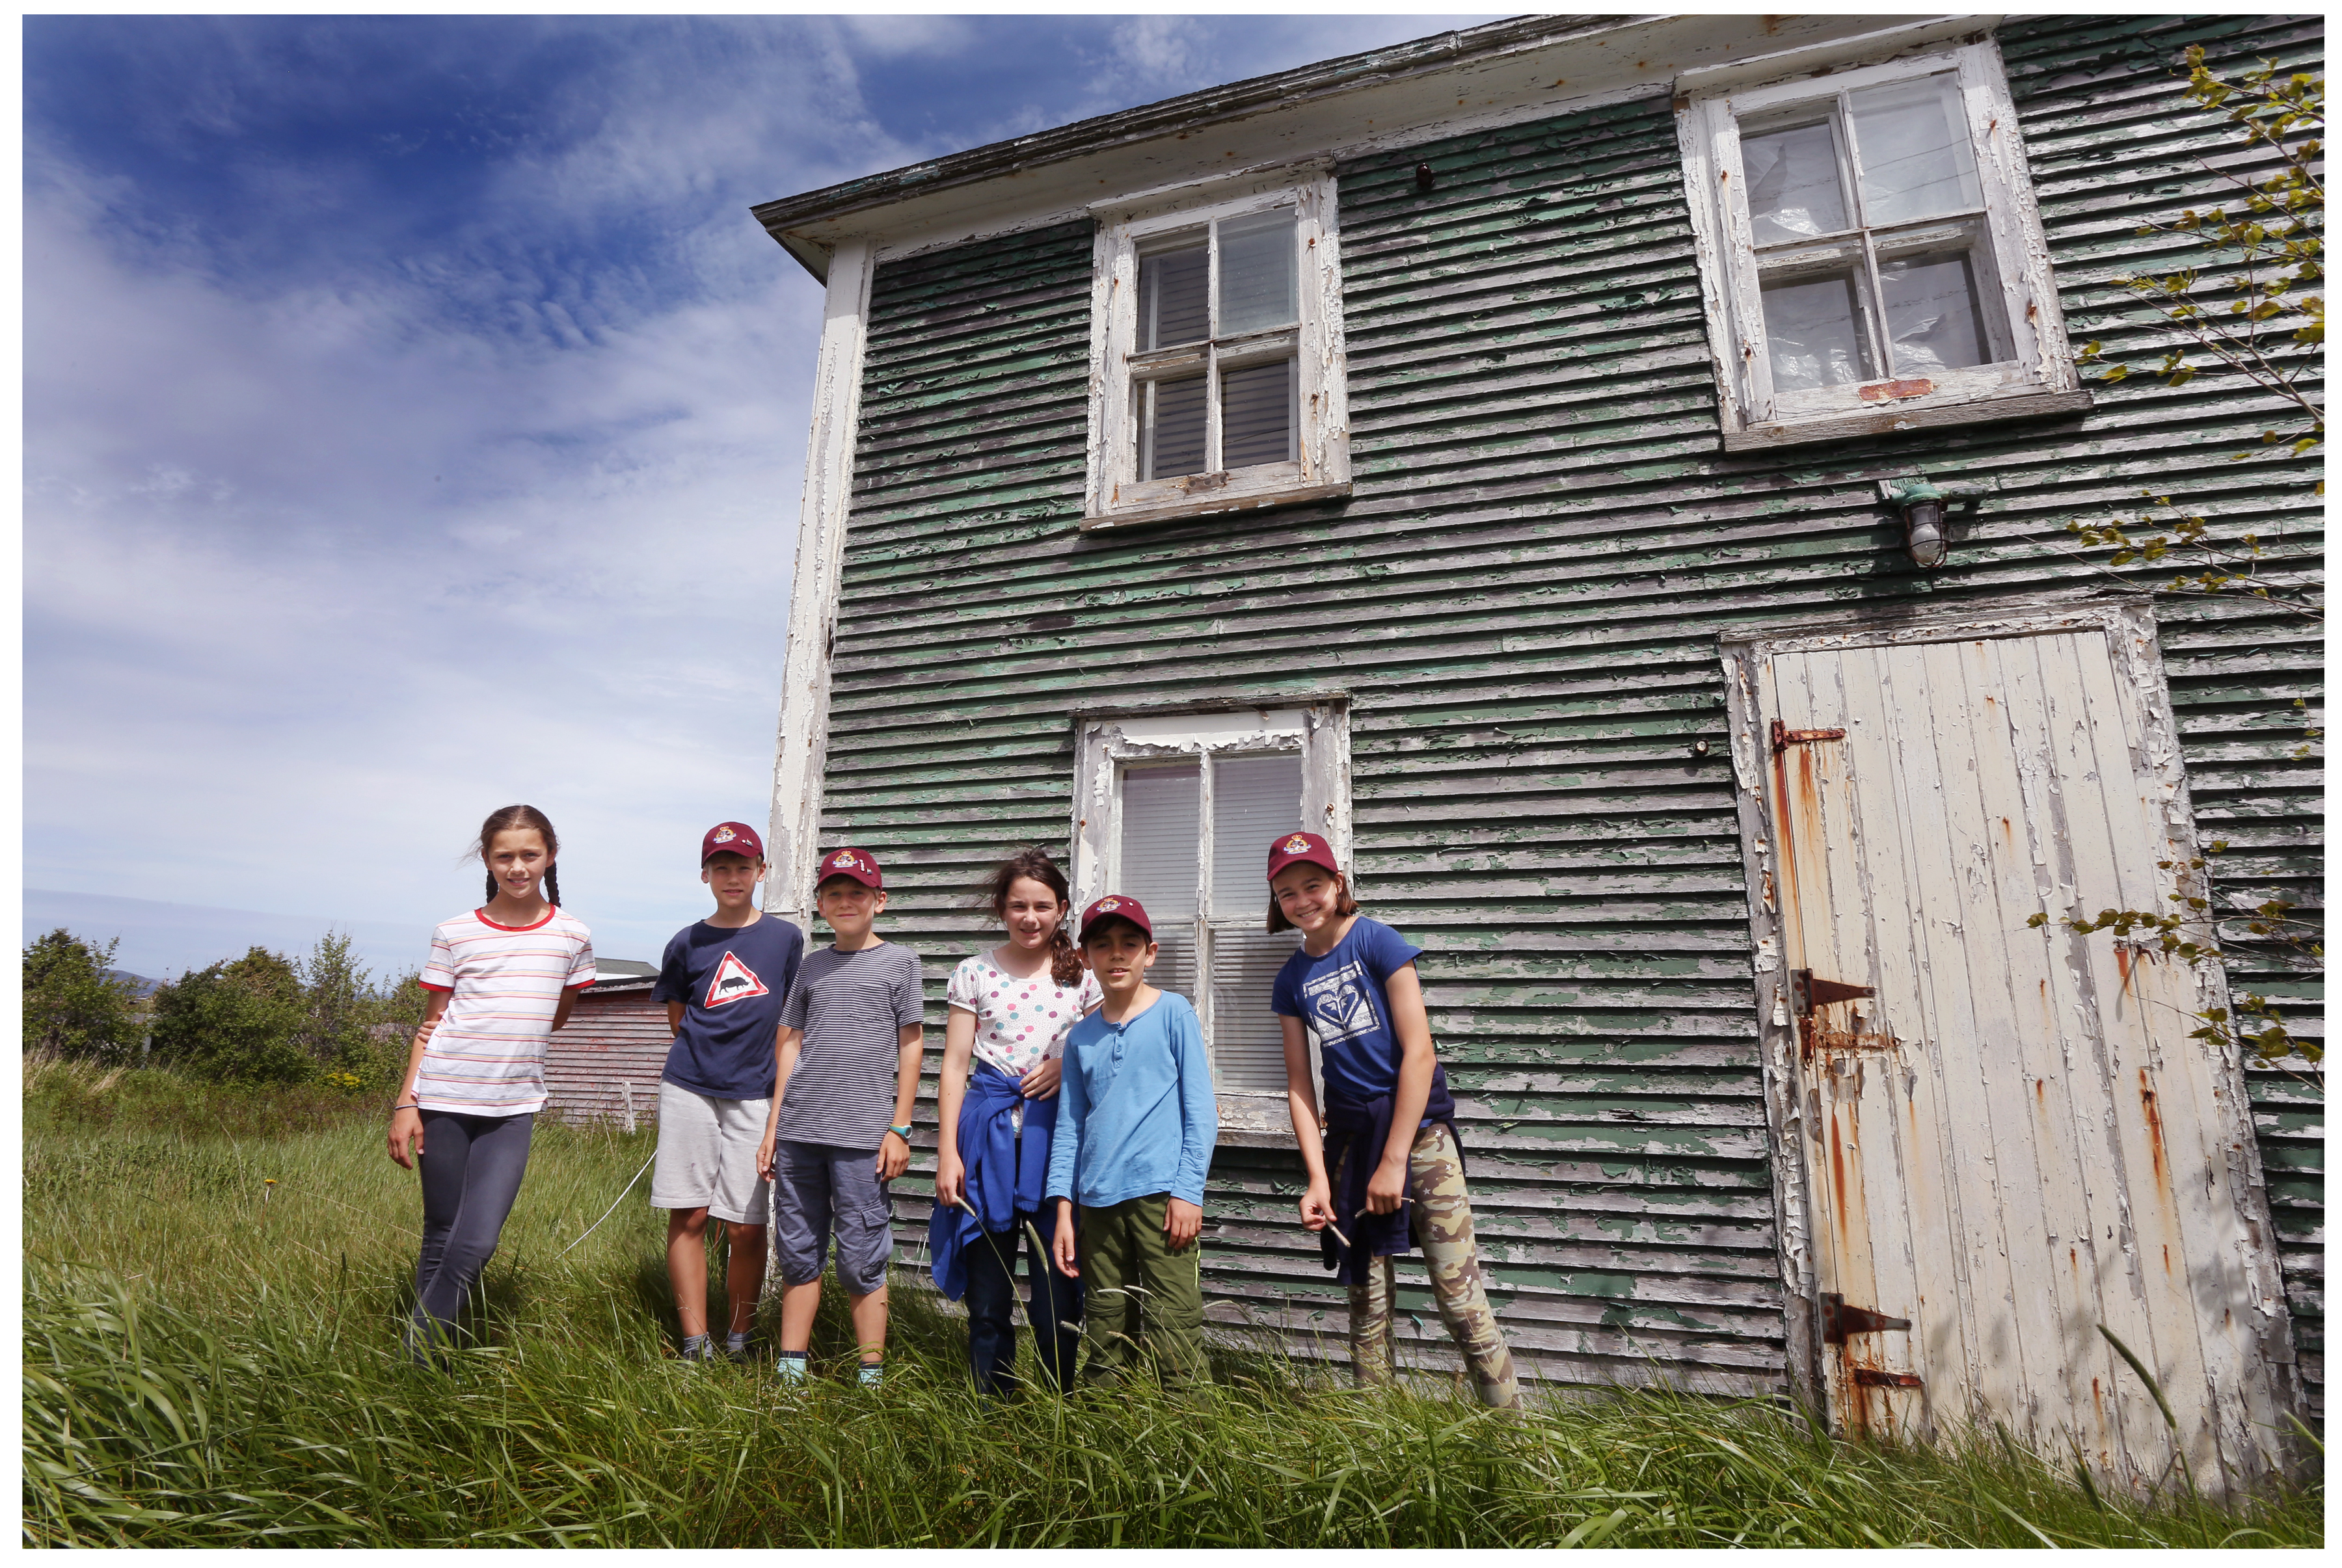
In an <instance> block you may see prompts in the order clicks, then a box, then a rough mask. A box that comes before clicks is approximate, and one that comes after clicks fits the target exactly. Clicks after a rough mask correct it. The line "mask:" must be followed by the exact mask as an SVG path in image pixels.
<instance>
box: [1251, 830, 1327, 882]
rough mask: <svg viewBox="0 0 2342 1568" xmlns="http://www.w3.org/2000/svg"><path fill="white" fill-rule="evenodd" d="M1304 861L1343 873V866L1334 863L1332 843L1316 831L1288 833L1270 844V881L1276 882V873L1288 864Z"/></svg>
mask: <svg viewBox="0 0 2342 1568" xmlns="http://www.w3.org/2000/svg"><path fill="white" fill-rule="evenodd" d="M1303 861H1306V862H1308V863H1309V864H1311V865H1322V866H1324V867H1325V868H1326V870H1327V871H1330V872H1332V873H1333V874H1335V875H1336V876H1339V875H1341V874H1342V868H1341V867H1340V866H1339V865H1336V864H1335V863H1334V846H1333V845H1332V844H1327V843H1326V841H1325V840H1324V839H1322V838H1319V837H1318V836H1317V835H1316V834H1314V833H1288V834H1286V835H1285V836H1284V837H1283V838H1280V839H1278V840H1277V841H1276V843H1275V844H1270V845H1269V846H1268V879H1269V881H1271V882H1275V881H1276V874H1277V873H1278V872H1280V871H1283V870H1284V869H1285V868H1286V866H1288V865H1294V864H1299V863H1300V862H1303Z"/></svg>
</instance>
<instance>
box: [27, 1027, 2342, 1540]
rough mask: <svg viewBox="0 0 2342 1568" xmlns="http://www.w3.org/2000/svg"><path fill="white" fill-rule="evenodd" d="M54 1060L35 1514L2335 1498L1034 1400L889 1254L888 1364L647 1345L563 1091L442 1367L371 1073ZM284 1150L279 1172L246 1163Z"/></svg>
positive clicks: (1613, 1506)
mask: <svg viewBox="0 0 2342 1568" xmlns="http://www.w3.org/2000/svg"><path fill="white" fill-rule="evenodd" d="M95 1082H96V1081H95V1079H94V1078H93V1077H92V1076H91V1075H89V1074H86V1073H85V1072H82V1071H80V1070H75V1069H52V1070H47V1071H46V1072H45V1073H43V1074H34V1075H33V1076H31V1077H30V1078H29V1079H28V1082H27V1085H26V1135H25V1235H26V1245H27V1251H28V1253H29V1256H28V1259H27V1272H26V1287H25V1540H26V1542H27V1543H32V1544H40V1545H64V1544H85V1545H107V1544H110V1545H135V1546H163V1545H191V1544H232V1543H245V1542H250V1543H263V1542H280V1543H312V1544H326V1543H332V1544H354V1545H383V1546H386V1545H453V1544H466V1545H511V1544H555V1543H566V1544H579V1545H625V1546H740V1545H766V1544H772V1545H796V1546H829V1545H836V1546H936V1545H946V1546H949V1545H980V1544H1000V1545H1057V1546H1085V1545H1128V1546H1136V1545H1152V1546H1165V1545H1168V1546H1215V1545H1226V1546H1305V1545H1306V1546H1334V1547H1339V1546H1353V1545H1356V1546H1434V1545H1438V1546H1450V1545H1452V1546H1548V1545H1597V1544H1598V1545H1608V1546H1646V1547H1649V1546H1696V1545H1723V1544H1741V1545H1751V1546H1757V1545H1762V1546H1863V1545H1899V1544H1905V1543H1929V1544H1935V1545H1945V1546H1952V1545H1977V1546H2038V1545H2041V1544H2043V1543H2045V1542H2049V1543H2057V1544H2060V1545H2084V1544H2090V1545H2141V1546H2146V1545H2184V1546H2218V1545H2224V1544H2225V1545H2234V1546H2247V1545H2277V1544H2284V1545H2305V1544H2315V1543H2318V1542H2319V1541H2320V1540H2322V1533H2321V1531H2322V1525H2321V1515H2320V1494H2319V1493H2317V1491H2315V1490H2309V1489H2305V1490H2296V1491H2291V1492H2287V1493H2283V1494H2280V1495H2275V1496H2272V1497H2269V1498H2267V1499H2260V1500H2254V1501H2251V1502H2247V1503H2244V1504H2242V1505H2240V1506H2238V1507H2237V1508H2234V1509H2231V1510H2226V1511H2224V1510H2221V1509H2217V1508H2214V1507H2211V1506H2209V1505H2207V1504H2203V1503H2193V1502H2188V1501H2185V1500H2169V1499H2167V1500H2163V1501H2162V1502H2159V1503H2155V1504H2153V1505H2142V1504H2139V1503H2134V1502H2129V1501H2125V1500H2118V1499H2113V1498H2093V1497H2092V1496H2091V1495H2090V1494H2089V1493H2086V1492H2085V1491H2083V1490H2082V1489H2081V1488H2079V1487H2078V1486H2077V1485H2076V1484H2075V1483H2074V1481H2073V1478H2072V1476H2071V1474H2070V1473H2068V1472H2067V1471H2064V1470H2061V1469H2060V1468H2059V1467H2058V1466H2057V1465H2056V1464H2054V1463H2046V1462H2043V1461H2040V1460H2037V1459H2035V1458H2033V1457H2032V1456H2030V1455H2027V1454H2023V1453H2017V1452H2015V1451H2013V1450H2010V1449H2008V1448H2007V1447H2005V1446H2003V1445H2000V1444H1997V1443H1990V1444H1984V1445H1979V1446H1973V1447H1969V1448H1967V1449H1962V1450H1957V1451H1952V1452H1935V1451H1922V1452H1917V1453H1895V1452H1889V1451H1887V1450H1883V1449H1879V1448H1875V1447H1868V1446H1857V1445H1849V1444H1844V1443H1833V1442H1831V1441H1829V1440H1828V1439H1827V1437H1825V1436H1823V1435H1821V1434H1819V1433H1816V1432H1815V1431H1814V1430H1812V1429H1811V1427H1810V1426H1808V1425H1807V1423H1805V1422H1804V1421H1803V1420H1801V1419H1800V1418H1798V1417H1797V1416H1796V1415H1794V1414H1791V1413H1783V1412H1780V1411H1778V1410H1776V1409H1773V1408H1770V1407H1767V1406H1764V1405H1761V1404H1756V1403H1709V1402H1701V1401H1696V1400H1692V1399H1686V1398H1681V1397H1677V1396H1673V1395H1667V1394H1661V1393H1618V1394H1616V1395H1613V1396H1606V1397H1601V1398H1595V1399H1588V1400H1584V1401H1579V1402H1573V1403H1555V1404H1552V1405H1549V1406H1546V1407H1545V1408H1541V1409H1539V1410H1536V1411H1534V1412H1531V1413H1526V1414H1523V1415H1520V1416H1516V1417H1507V1416H1502V1415H1495V1414H1491V1413H1486V1412H1482V1411H1479V1410H1477V1409H1476V1408H1474V1407H1473V1406H1471V1405H1469V1404H1468V1403H1458V1402H1456V1400H1454V1399H1453V1398H1451V1397H1448V1396H1446V1394H1445V1393H1436V1395H1434V1394H1426V1393H1419V1392H1418V1393H1396V1394H1391V1395H1386V1396H1382V1397H1365V1396H1361V1395H1357V1394H1355V1393H1350V1392H1348V1391H1347V1390H1346V1389H1343V1388H1341V1387H1339V1386H1337V1385H1336V1383H1334V1382H1332V1381H1329V1380H1328V1379H1326V1377H1324V1376H1322V1375H1320V1374H1318V1373H1315V1372H1313V1371H1311V1370H1309V1369H1307V1368H1306V1367H1299V1366H1296V1365H1294V1364H1292V1363H1286V1362H1283V1361H1281V1360H1277V1359H1275V1358H1266V1357H1259V1356H1246V1355H1239V1354H1235V1353H1222V1354H1221V1355H1220V1356H1219V1357H1218V1360H1217V1370H1218V1375H1219V1377H1220V1379H1221V1383H1220V1385H1219V1387H1218V1388H1217V1390H1216V1392H1214V1393H1209V1394H1206V1395H1205V1396H1203V1397H1202V1398H1201V1399H1199V1400H1197V1401H1195V1402H1192V1403H1181V1402H1176V1401H1171V1400H1166V1399H1164V1398H1162V1397H1160V1396H1158V1395H1156V1394H1153V1393H1146V1392H1143V1391H1142V1392H1134V1393H1118V1394H1117V1395H1116V1397H1114V1398H1113V1399H1111V1400H1086V1399H1076V1400H1073V1401H1069V1402H1059V1401H1056V1400H1050V1399H1038V1398H1036V1399H1034V1400H1031V1401H1029V1402H1026V1403H1021V1404H1017V1405H1014V1406H1010V1407H1008V1408H1006V1409H1002V1408H998V1407H993V1406H987V1405H986V1404H984V1403H980V1402H979V1401H978V1400H977V1399H976V1396H975V1395H974V1394H973V1393H971V1392H970V1391H969V1390H968V1388H967V1386H966V1356H965V1349H964V1346H965V1333H964V1329H963V1327H962V1325H961V1323H960V1322H959V1321H958V1320H957V1319H956V1318H953V1317H951V1316H948V1315H946V1314H945V1313H942V1312H940V1311H939V1310H937V1309H936V1306H935V1304H934V1302H933V1298H932V1297H930V1296H928V1295H927V1294H926V1293H924V1292H921V1291H919V1290H916V1289H915V1288H907V1287H905V1286H901V1285H898V1286H897V1288H896V1321H895V1333H894V1343H893V1346H892V1348H891V1350H890V1353H889V1359H888V1369H887V1381H886V1385H885V1386H884V1388H883V1389H881V1390H879V1391H877V1392H876V1393H870V1392H866V1391H864V1390H861V1389H859V1388H857V1387H856V1386H855V1385H854V1384H853V1383H852V1382H851V1379H850V1371H849V1365H850V1363H851V1362H852V1360H853V1356H852V1350H851V1342H850V1336H849V1334H848V1333H847V1332H846V1323H845V1321H844V1314H843V1313H842V1311H841V1310H840V1303H837V1302H835V1301H831V1302H826V1303H825V1307H824V1314H823V1319H822V1322H821V1323H820V1326H819V1328H818V1330H817V1333H816V1341H815V1362H816V1376H815V1378H814V1379H813V1381H812V1382H811V1383H808V1384H806V1385H805V1386H804V1387H802V1388H801V1389H798V1390H794V1391H793V1390H791V1389H790V1388H788V1387H787V1386H786V1385H784V1384H781V1383H779V1382H778V1381H777V1380H776V1378H775V1377H774V1375H773V1373H772V1371H771V1369H770V1368H769V1366H764V1365H756V1366H749V1367H732V1366H727V1365H716V1366H713V1367H702V1368H690V1367H686V1366H685V1365H683V1364H682V1363H678V1362H676V1361H675V1360H674V1359H672V1357H671V1356H669V1355H668V1354H667V1353H666V1352H667V1346H668V1345H669V1344H670V1343H672V1338H673V1326H674V1325H673V1321H672V1315H671V1310H670V1308H669V1306H668V1304H667V1293H666V1277H665V1268H664V1259H663V1254H662V1251H661V1245H660V1237H661V1229H660V1225H659V1223H658V1219H657V1216H656V1214H655V1213H652V1212H650V1211H649V1210H648V1209H647V1208H646V1205H645V1203H644V1201H643V1194H642V1192H641V1189H639V1188H637V1189H636V1193H634V1194H633V1195H632V1196H631V1197H629V1199H628V1200H627V1201H626V1203H625V1204H623V1205H622V1206H621V1207H620V1208H619V1210H618V1212H617V1213H616V1214H615V1215H613V1216H612V1217H611V1219H610V1220H609V1222H608V1223H606V1224H605V1225H603V1226H602V1228H601V1229H600V1230H598V1231H596V1233H594V1234H593V1235H592V1236H591V1238H590V1239H588V1240H587V1241H586V1243H584V1244H583V1245H581V1246H578V1247H577V1248H575V1250H574V1251H571V1252H569V1253H567V1254H566V1255H561V1249H562V1248H563V1247H564V1246H565V1245H566V1244H567V1243H569V1242H571V1241H572V1240H574V1239H575V1237H576V1236H577V1235H578V1234H579V1233H582V1232H584V1231H585V1230H586V1227H587V1226H588V1225H589V1224H591V1223H593V1221H594V1219H595V1218H596V1215H598V1214H600V1213H602V1211H603V1210H604V1209H605V1208H606V1207H607V1206H608V1204H609V1203H610V1200H611V1199H612V1198H613V1197H614V1196H616V1193H617V1192H618V1190H619V1189H620V1187H622V1186H623V1185H624V1184H625V1183H626V1179H627V1177H628V1176H630V1175H631V1174H634V1172H635V1171H636V1168H637V1167H639V1165H640V1164H642V1162H643V1160H644V1159H645V1158H646V1157H647V1155H648V1154H649V1152H650V1146H651V1140H650V1137H649V1135H648V1134H644V1135H641V1136H636V1137H626V1136H624V1135H621V1134H615V1133H611V1132H607V1131H600V1130H582V1129H574V1128H564V1127H547V1128H545V1129H544V1130H543V1131H541V1132H540V1134H539V1135H538V1139H537V1143H536V1146H535V1153H534V1154H533V1156H532V1160H531V1164H530V1171H529V1179H528V1183H527V1185H526V1187H525V1189H524V1192H523V1194H522V1198H521V1202H520V1204H519V1206H518V1207H517V1208H516V1209H515V1212H514V1214H513V1217H512V1220H511V1222H510V1223H508V1224H507V1226H506V1228H505V1237H504V1243H503V1246H502V1247H501V1248H500V1250H499V1251H498V1253H497V1255H496V1257H495V1261H494V1262H493V1263H491V1265H490V1268H489V1273H488V1278H487V1290H486V1298H487V1314H486V1320H485V1324H484V1330H485V1333H484V1341H483V1343H482V1344H481V1346H480V1347H479V1348H476V1349H474V1350H470V1351H466V1352H463V1353H459V1354H458V1355H457V1357H456V1358H455V1359H456V1365H455V1369H454V1370H453V1371H452V1372H450V1373H426V1372H420V1371H417V1370H415V1369H413V1368H410V1367H408V1366H406V1365H405V1363H403V1362H402V1360H401V1359H400V1357H399V1355H398V1353H397V1341H396V1322H397V1318H398V1314H399V1313H401V1311H402V1310H403V1309H404V1306H405V1275H406V1273H407V1271H409V1270H410V1269H411V1268H412V1248H413V1245H414V1233H415V1193H414V1189H413V1185H412V1183H413V1178H412V1177H411V1176H406V1175H404V1174H401V1173H399V1172H397V1171H396V1170H395V1169H394V1168H393V1167H392V1166H391V1165H390V1164H389V1163H388V1162H387V1161H386V1160H385V1157H384V1155H383V1153H382V1142H381V1132H382V1130H381V1125H380V1123H379V1121H378V1119H377V1118H375V1116H374V1115H373V1114H372V1108H371V1107H365V1108H363V1109H362V1110H361V1111H354V1112H352V1113H350V1114H346V1115H343V1116H340V1117H338V1118H337V1117H336V1116H335V1114H328V1113H329V1112H330V1107H329V1108H328V1113H320V1112H315V1111H313V1112H309V1113H305V1114H304V1116H303V1117H302V1118H296V1119H295V1121H296V1123H299V1124H296V1125H295V1126H294V1127H293V1128H292V1129H290V1130H286V1129H284V1128H274V1130H265V1131H262V1132H259V1133H248V1132H240V1131H237V1130H236V1129H237V1128H240V1127H242V1128H250V1127H261V1128H272V1127H273V1126H274V1124H272V1123H271V1122H270V1119H269V1117H268V1116H266V1115H265V1114H260V1113H254V1114H251V1115H249V1116H246V1117H245V1118H243V1119H241V1120H239V1119H237V1118H235V1117H227V1118H225V1119H224V1118H222V1117H220V1116H218V1115H215V1114H214V1115H206V1116H201V1117H193V1118H191V1119H190V1120H189V1121H188V1122H187V1123H186V1124H179V1125H173V1124H170V1122H169V1119H168V1118H167V1117H166V1116H164V1115H162V1114H159V1113H157V1114H153V1115H147V1114H129V1113H128V1112H121V1113H119V1114H114V1115H112V1116H100V1115H95V1114H93V1113H92V1111H91V1109H90V1102H91V1100H92V1099H93V1097H94V1096H96V1097H102V1096H103V1095H105V1094H114V1095H119V1096H122V1097H123V1100H124V1104H126V1105H145V1106H147V1107H148V1108H149V1110H153V1109H154V1107H155V1106H157V1105H160V1104H167V1102H168V1100H169V1098H170V1089H169V1083H168V1081H165V1080H163V1079H162V1078H161V1075H159V1074H155V1075H146V1074H133V1075H131V1076H130V1077H129V1078H126V1079H120V1080H117V1081H116V1082H115V1083H114V1084H110V1085H108V1086H107V1087H106V1089H105V1090H104V1091H98V1090H96V1089H95ZM272 1179H273V1182H274V1184H273V1185H271V1184H269V1183H270V1182H271V1181H272Z"/></svg>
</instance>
